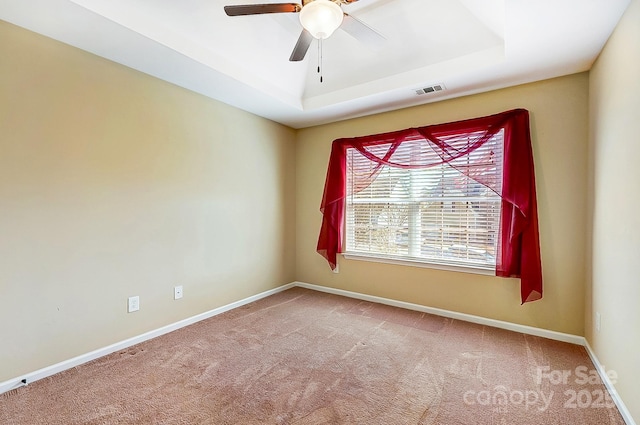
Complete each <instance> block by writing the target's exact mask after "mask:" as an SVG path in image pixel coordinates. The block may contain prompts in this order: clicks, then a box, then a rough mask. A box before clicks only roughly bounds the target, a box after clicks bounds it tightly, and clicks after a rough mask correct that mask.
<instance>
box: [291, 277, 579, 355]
mask: <svg viewBox="0 0 640 425" xmlns="http://www.w3.org/2000/svg"><path fill="white" fill-rule="evenodd" d="M295 286H299V287H301V288H307V289H312V290H314V291H320V292H327V293H329V294H335V295H342V296H344V297H349V298H356V299H359V300H363V301H371V302H374V303H379V304H386V305H390V306H393V307H400V308H405V309H407V310H415V311H420V312H423V313H429V314H433V315H436V316H441V317H448V318H450V319H457V320H462V321H464V322H471V323H477V324H479V325H486V326H491V327H494V328H500V329H506V330H509V331H514V332H520V333H523V334H527V335H535V336H540V337H543V338H549V339H553V340H556V341H563V342H568V343H571V344H577V345H584V343H585V340H584V338H583V337H581V336H577V335H571V334H565V333H562V332H555V331H550V330H547V329H541V328H534V327H532V326H526V325H518V324H516V323H511V322H504V321H502V320H494V319H488V318H486V317H481V316H474V315H471V314H465V313H458V312H455V311H450V310H442V309H439V308H433V307H426V306H423V305H420V304H412V303H408V302H404V301H396V300H392V299H388V298H382V297H376V296H373V295H365V294H361V293H359V292H351V291H345V290H342V289H335V288H329V287H326V286H319V285H312V284H310V283H304V282H295Z"/></svg>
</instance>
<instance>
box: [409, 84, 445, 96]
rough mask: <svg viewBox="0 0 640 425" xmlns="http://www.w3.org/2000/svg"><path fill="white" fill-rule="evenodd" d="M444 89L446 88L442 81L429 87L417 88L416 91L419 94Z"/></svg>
mask: <svg viewBox="0 0 640 425" xmlns="http://www.w3.org/2000/svg"><path fill="white" fill-rule="evenodd" d="M444 89H445V88H444V84H442V83H440V84H434V85H432V86H428V87H423V88H419V89H415V92H416V94H417V95H423V94H429V93H435V92H437V91H442V90H444Z"/></svg>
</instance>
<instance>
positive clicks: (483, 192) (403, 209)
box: [345, 131, 504, 270]
mask: <svg viewBox="0 0 640 425" xmlns="http://www.w3.org/2000/svg"><path fill="white" fill-rule="evenodd" d="M503 134H504V133H503V131H500V132H498V133H497V134H495V135H494V136H493V137H492V138H491V139H489V140H488V141H487V142H486V143H484V144H483V145H482V146H481V147H480V148H478V149H476V150H473V151H472V152H471V153H470V154H468V155H464V156H462V157H461V158H459V159H456V160H455V161H451V162H449V163H444V162H443V161H441V160H440V159H439V157H438V154H437V153H436V152H435V151H434V150H433V149H432V148H431V145H430V144H429V143H428V142H427V141H426V140H425V139H423V138H416V139H415V140H412V141H408V142H406V143H405V144H403V148H402V149H399V150H398V151H396V152H395V153H394V154H393V155H394V156H393V157H392V162H394V163H404V164H412V159H413V158H414V157H415V158H416V161H417V160H418V159H419V160H420V163H425V162H428V163H431V164H436V165H433V166H430V167H427V168H398V167H391V166H387V165H384V166H381V165H380V164H377V163H375V162H372V161H370V160H369V159H367V158H366V157H365V156H364V155H363V154H361V153H360V152H359V151H358V150H356V149H354V148H349V149H347V152H346V153H347V176H346V177H347V188H346V189H347V191H346V192H347V197H346V223H345V224H346V249H345V253H346V254H355V255H360V256H368V257H378V258H387V259H394V260H408V261H414V262H415V261H418V262H421V263H431V264H440V265H448V266H466V267H475V268H482V269H487V270H495V267H496V248H497V244H498V238H499V225H500V206H501V198H500V196H499V195H498V193H500V191H501V179H502V163H503V158H502V157H503ZM474 137H476V138H477V135H474V134H469V133H466V134H465V135H460V136H453V137H451V138H450V139H449V140H450V141H454V139H456V138H457V140H455V143H456V145H457V146H464V143H465V141H464V140H463V139H464V138H467V141H468V143H472V142H473V139H474ZM372 149H379V150H380V151H381V152H385V151H387V150H388V149H389V144H386V145H385V144H381V145H379V146H376V147H373V148H372ZM402 156H404V157H402ZM425 158H432V160H430V161H424V159H425ZM458 170H464V173H463V172H461V171H458ZM359 173H364V174H367V175H375V179H374V180H373V182H372V183H371V184H370V185H369V186H367V187H366V188H360V187H357V184H358V183H357V182H358V180H359V179H357V178H356V177H357V176H358V174H359ZM474 178H475V179H474ZM476 179H479V180H480V181H483V182H485V183H486V182H491V183H492V184H491V187H493V188H494V190H496V191H497V192H498V193H496V192H494V191H493V190H491V189H489V187H487V185H486V184H481V183H479V182H478V181H477V180H476Z"/></svg>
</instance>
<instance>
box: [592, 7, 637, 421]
mask: <svg viewBox="0 0 640 425" xmlns="http://www.w3.org/2000/svg"><path fill="white" fill-rule="evenodd" d="M590 130H591V131H590V142H591V156H590V177H591V186H590V197H589V200H590V203H591V211H592V215H591V217H590V222H589V229H590V230H591V232H590V233H591V235H592V244H591V250H590V256H591V257H592V266H591V267H588V281H589V282H590V285H589V290H588V291H587V314H586V316H585V319H586V335H587V339H588V341H589V343H590V344H591V346H592V347H593V349H594V351H595V352H596V355H597V356H598V358H599V360H600V362H601V363H603V364H604V365H605V366H606V368H607V369H612V370H615V371H616V372H617V374H618V383H617V385H616V389H617V390H618V392H619V393H620V395H621V396H622V399H623V400H624V402H625V404H626V405H627V407H628V408H629V410H630V411H631V414H632V415H633V417H634V419H635V421H636V422H638V423H640V360H639V359H640V306H639V304H640V258H639V257H638V256H639V254H640V0H633V1H632V2H631V4H630V6H629V8H628V9H627V11H626V13H625V15H624V16H623V18H622V20H621V21H620V23H619V25H618V27H617V28H616V30H615V32H614V33H613V35H612V36H611V38H610V39H609V42H608V43H607V45H606V46H605V49H604V50H603V52H602V53H601V55H600V57H599V58H598V60H597V62H596V64H595V65H594V67H593V69H592V70H591V75H590ZM596 313H600V314H601V318H602V322H601V323H602V325H601V329H600V331H597V330H596V329H595V323H594V320H593V319H594V316H595V314H596Z"/></svg>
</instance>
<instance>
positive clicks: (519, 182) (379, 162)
mask: <svg viewBox="0 0 640 425" xmlns="http://www.w3.org/2000/svg"><path fill="white" fill-rule="evenodd" d="M502 129H504V162H503V167H502V170H503V178H502V184H501V186H500V182H499V181H493V180H491V179H490V178H487V177H486V176H487V174H486V173H482V172H481V167H482V165H481V164H478V163H477V161H476V163H475V164H474V161H473V160H470V158H471V155H470V154H471V153H472V152H473V151H475V150H476V149H478V148H479V147H481V146H482V145H483V144H484V143H486V142H487V141H488V140H489V139H490V138H491V137H492V136H493V135H495V134H496V133H497V132H499V131H500V130H502ZM461 135H464V136H465V137H460V136H461ZM416 141H419V142H420V143H424V144H428V146H429V148H430V149H429V150H428V151H429V152H430V154H429V155H426V154H424V155H422V154H420V153H418V154H417V155H416V154H415V144H416ZM348 148H354V149H357V150H358V152H360V153H361V154H362V155H364V156H365V157H366V158H368V159H369V160H370V161H371V163H370V165H369V168H367V169H358V170H355V173H354V176H355V177H354V178H355V179H356V181H355V187H356V189H355V190H356V191H358V190H362V189H364V188H366V187H367V186H368V185H369V184H371V182H372V181H373V180H374V179H375V178H376V176H377V174H378V172H379V171H380V169H381V168H382V167H383V166H385V165H386V166H390V167H400V168H426V167H431V166H434V165H438V164H442V163H447V164H449V165H450V166H452V167H454V168H456V169H457V170H458V171H460V172H461V173H463V174H465V175H467V176H469V177H470V178H472V179H474V180H476V181H478V182H479V183H481V184H483V185H485V186H487V187H488V188H490V189H491V190H493V191H494V192H496V193H497V194H498V195H500V197H501V198H502V211H501V217H500V236H499V238H498V255H497V259H496V276H502V277H519V278H520V280H521V291H520V292H521V300H522V303H523V304H524V303H525V302H529V301H535V300H538V299H540V298H542V265H541V260H540V242H539V235H538V208H537V202H536V191H535V176H534V166H533V152H532V149H531V137H530V134H529V113H528V111H526V110H524V109H514V110H511V111H506V112H502V113H499V114H496V115H491V116H487V117H482V118H474V119H470V120H464V121H457V122H453V123H447V124H438V125H430V126H426V127H418V128H409V129H406V130H400V131H395V132H390V133H384V134H376V135H372V136H364V137H355V138H348V139H338V140H335V141H334V142H333V145H332V149H331V157H330V159H329V167H328V169H327V177H326V181H325V186H324V194H323V197H322V204H321V206H320V211H321V212H322V214H323V219H322V227H321V229H320V236H319V237H318V247H317V250H318V253H319V254H320V255H322V256H323V257H325V258H326V259H327V261H328V262H329V265H330V266H331V268H332V269H335V267H336V256H337V254H338V253H340V252H342V238H343V230H344V203H345V198H346V196H347V193H346V191H347V187H346V178H347V162H346V154H347V149H348ZM406 149H412V153H411V155H407V154H406V151H405V150H406ZM433 151H435V152H436V153H437V156H436V157H434V155H433ZM422 152H427V150H423V151H422ZM434 158H436V159H435V160H434Z"/></svg>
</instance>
